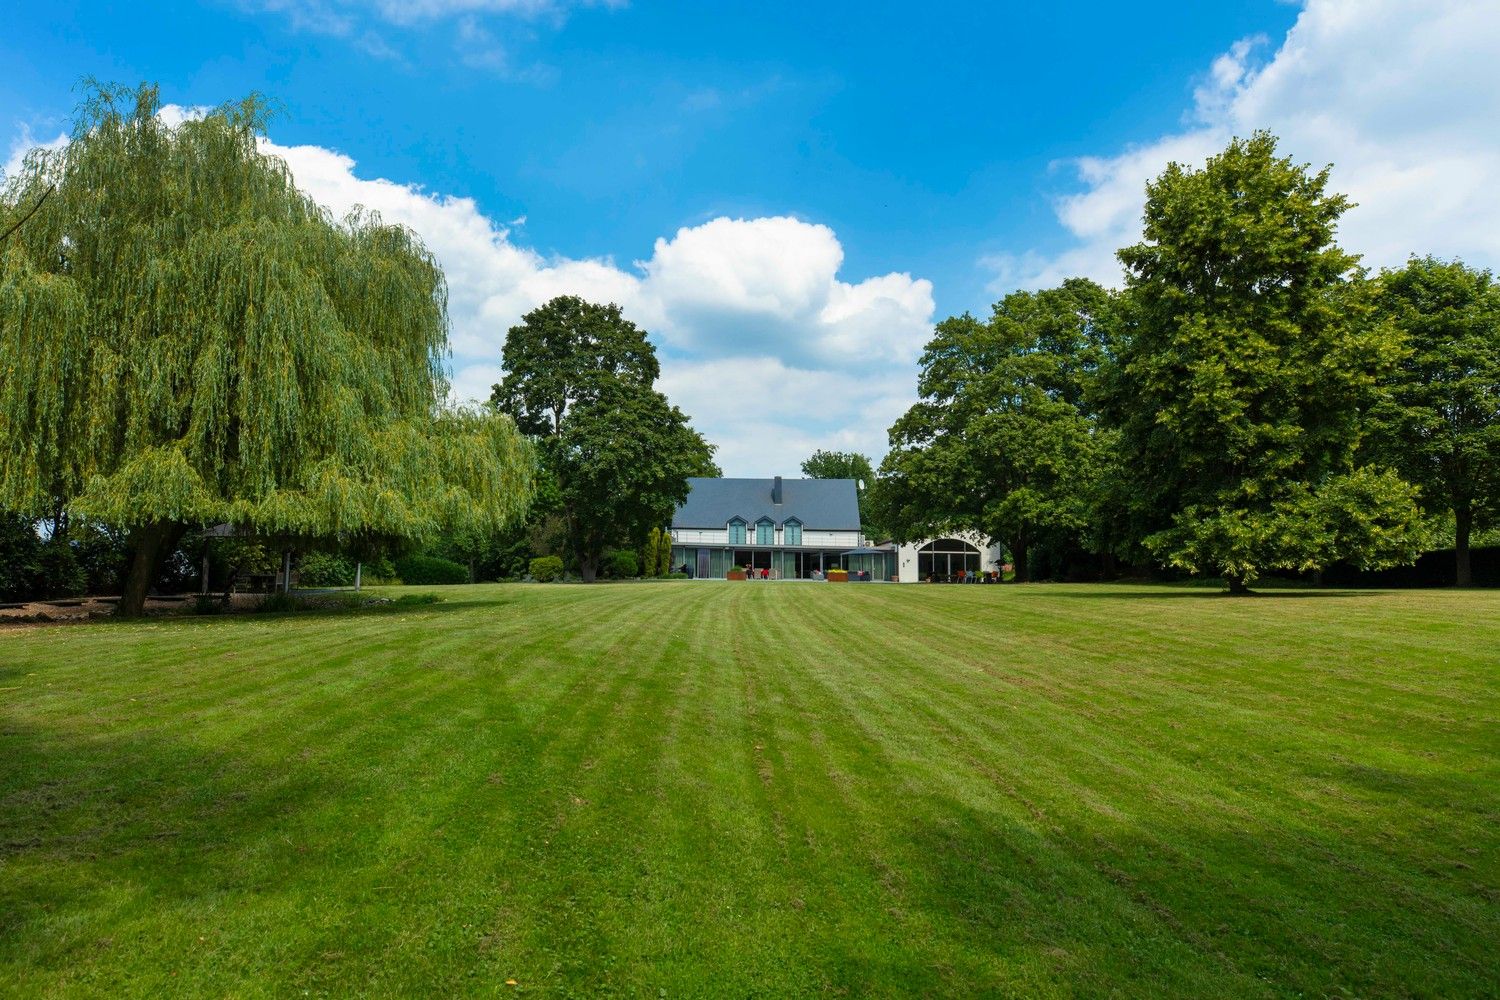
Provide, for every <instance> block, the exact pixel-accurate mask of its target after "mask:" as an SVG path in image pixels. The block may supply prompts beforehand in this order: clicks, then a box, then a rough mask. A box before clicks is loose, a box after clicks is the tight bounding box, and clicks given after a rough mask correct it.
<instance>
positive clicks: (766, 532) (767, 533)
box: [755, 517, 776, 545]
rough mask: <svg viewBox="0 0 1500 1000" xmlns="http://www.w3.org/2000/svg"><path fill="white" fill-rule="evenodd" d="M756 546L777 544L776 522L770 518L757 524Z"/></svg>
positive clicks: (763, 519) (762, 519)
mask: <svg viewBox="0 0 1500 1000" xmlns="http://www.w3.org/2000/svg"><path fill="white" fill-rule="evenodd" d="M755 544H756V545H775V544H776V522H775V521H773V520H771V519H770V518H768V517H763V518H761V519H760V520H759V521H756V522H755Z"/></svg>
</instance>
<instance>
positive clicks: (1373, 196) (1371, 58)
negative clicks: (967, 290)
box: [980, 0, 1500, 293]
mask: <svg viewBox="0 0 1500 1000" xmlns="http://www.w3.org/2000/svg"><path fill="white" fill-rule="evenodd" d="M1263 41H1264V40H1263V39H1260V38H1252V39H1244V40H1241V41H1240V42H1237V43H1235V44H1234V45H1233V46H1232V47H1231V48H1230V50H1229V51H1228V52H1227V53H1225V54H1224V55H1222V56H1220V57H1219V58H1218V59H1217V60H1215V62H1214V63H1213V65H1212V66H1211V67H1210V69H1209V72H1208V74H1207V75H1206V76H1205V78H1204V79H1203V81H1201V83H1200V85H1199V86H1198V88H1197V89H1196V91H1195V106H1194V109H1193V114H1192V121H1193V124H1192V126H1191V127H1189V128H1187V129H1185V130H1184V131H1182V132H1180V133H1177V134H1174V135H1167V136H1162V137H1160V138H1158V139H1156V140H1154V141H1151V142H1148V143H1144V144H1141V145H1139V146H1136V147H1132V148H1130V149H1127V150H1125V151H1124V152H1123V153H1119V154H1116V155H1114V156H1109V157H1085V158H1082V159H1080V160H1077V161H1075V163H1074V166H1075V167H1076V169H1077V171H1078V178H1079V180H1080V181H1081V183H1082V190H1081V191H1080V192H1078V193H1076V194H1073V195H1070V196H1067V197H1064V198H1061V199H1059V201H1058V202H1057V204H1056V206H1055V207H1056V211H1057V217H1058V220H1059V222H1061V223H1062V225H1063V227H1064V228H1065V229H1066V230H1067V231H1068V233H1069V234H1071V235H1072V236H1073V237H1074V244H1073V245H1072V246H1071V247H1069V248H1067V249H1065V250H1063V251H1062V252H1060V253H1056V254H1039V253H1035V252H1023V253H1019V254H1014V253H1013V254H995V255H991V256H989V257H986V258H983V259H982V260H981V262H980V263H981V266H983V267H986V268H988V269H990V270H992V271H993V272H994V273H995V280H994V281H993V282H992V283H991V286H990V287H991V290H992V291H994V292H996V293H1000V292H1004V291H1008V290H1010V289H1012V288H1017V287H1043V286H1047V285H1053V284H1056V283H1057V282H1059V281H1061V280H1062V279H1063V278H1066V277H1069V276H1072V275H1084V276H1088V277H1092V278H1095V279H1097V280H1100V281H1104V282H1106V283H1108V284H1118V283H1119V281H1120V276H1121V272H1120V268H1119V265H1118V263H1116V261H1115V260H1114V251H1115V250H1116V249H1118V248H1119V247H1122V246H1126V245H1128V244H1131V243H1134V242H1137V241H1138V240H1139V238H1140V211H1141V206H1142V204H1143V202H1144V190H1145V185H1146V182H1147V181H1148V180H1149V179H1151V178H1152V177H1155V176H1156V175H1157V174H1158V173H1160V172H1161V170H1162V169H1163V168H1164V167H1165V166H1166V165H1167V163H1168V162H1170V161H1173V160H1177V161H1179V162H1184V163H1189V164H1201V163H1202V161H1203V160H1204V159H1205V158H1207V157H1208V156H1209V155H1211V154H1213V153H1215V152H1217V151H1219V150H1220V149H1222V148H1223V147H1224V146H1225V145H1226V144H1227V142H1228V140H1229V138H1230V137H1231V136H1233V135H1241V136H1244V135H1248V134H1249V133H1250V132H1252V131H1254V130H1255V129H1257V128H1267V129H1270V130H1271V131H1272V132H1274V133H1275V134H1276V135H1277V136H1279V137H1280V139H1281V147H1280V148H1281V150H1282V152H1283V153H1285V154H1286V155H1289V156H1292V157H1293V158H1295V159H1296V160H1298V161H1300V162H1309V163H1311V164H1313V165H1314V166H1315V167H1321V166H1323V165H1324V164H1327V163H1332V164H1333V165H1334V169H1333V173H1332V179H1331V182H1330V183H1331V187H1332V189H1333V190H1336V191H1341V192H1343V193H1345V194H1348V195H1349V196H1350V197H1351V198H1352V199H1353V200H1354V201H1355V202H1356V203H1358V207H1356V208H1354V209H1352V210H1351V211H1350V212H1349V213H1348V214H1347V215H1345V216H1344V220H1343V223H1342V226H1341V230H1340V232H1341V240H1342V242H1343V243H1344V245H1345V246H1346V247H1347V248H1348V249H1350V250H1352V251H1354V252H1357V253H1361V254H1363V255H1364V256H1365V262H1366V263H1367V264H1370V265H1374V266H1387V265H1396V264H1400V263H1401V262H1402V261H1403V260H1404V259H1405V258H1406V257H1407V256H1408V255H1409V254H1410V253H1413V252H1415V253H1429V252H1431V253H1436V254H1438V255H1441V256H1461V257H1463V258H1464V259H1465V260H1467V261H1469V262H1470V263H1472V264H1476V265H1481V266H1487V267H1495V266H1497V265H1500V201H1497V200H1496V199H1495V197H1494V192H1495V191H1496V190H1497V189H1500V133H1497V132H1496V130H1495V126H1494V123H1495V122H1496V121H1500V82H1497V80H1500V78H1497V77H1496V76H1495V73H1494V66H1493V63H1494V60H1495V53H1497V52H1500V5H1496V4H1492V3H1491V4H1482V3H1472V2H1465V0H1432V2H1427V3H1421V4H1413V3H1409V2H1405V0H1308V2H1307V3H1306V5H1305V7H1304V9H1303V11H1302V13H1301V14H1300V16H1299V17H1298V19H1297V22H1296V24H1295V25H1294V26H1293V27H1292V29H1291V30H1290V31H1289V32H1288V33H1287V35H1286V38H1285V39H1284V40H1283V41H1282V44H1281V46H1280V48H1279V49H1277V50H1276V51H1275V52H1274V53H1272V54H1270V56H1269V58H1265V59H1263V60H1261V61H1258V60H1257V57H1258V56H1259V55H1260V53H1261V52H1262V51H1263V48H1264V46H1263V44H1262V43H1263Z"/></svg>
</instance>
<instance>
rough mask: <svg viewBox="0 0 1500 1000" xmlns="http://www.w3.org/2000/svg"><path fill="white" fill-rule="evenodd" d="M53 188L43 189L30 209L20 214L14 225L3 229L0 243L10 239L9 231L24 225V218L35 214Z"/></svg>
mask: <svg viewBox="0 0 1500 1000" xmlns="http://www.w3.org/2000/svg"><path fill="white" fill-rule="evenodd" d="M53 190H54V189H53V188H50V187H49V188H48V189H47V190H45V191H43V192H42V196H41V197H40V198H38V199H37V200H36V204H35V205H32V206H31V211H29V212H27V213H26V214H25V215H23V216H21V218H19V219H17V220H16V223H15V225H13V226H11V227H10V228H9V229H7V230H6V231H5V235H3V236H0V243H4V242H5V241H6V240H8V239H10V234H11V233H13V232H15V231H16V230H17V229H20V228H21V227H22V226H23V225H25V224H26V220H28V219H30V218H31V217H32V216H33V215H35V214H36V212H37V209H39V208H41V207H42V202H44V201H46V200H47V196H48V195H49V194H51V193H52V192H53Z"/></svg>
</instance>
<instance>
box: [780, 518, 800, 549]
mask: <svg viewBox="0 0 1500 1000" xmlns="http://www.w3.org/2000/svg"><path fill="white" fill-rule="evenodd" d="M781 533H782V544H784V545H801V544H802V522H801V521H797V520H791V521H788V522H787V523H786V524H784V525H782V527H781Z"/></svg>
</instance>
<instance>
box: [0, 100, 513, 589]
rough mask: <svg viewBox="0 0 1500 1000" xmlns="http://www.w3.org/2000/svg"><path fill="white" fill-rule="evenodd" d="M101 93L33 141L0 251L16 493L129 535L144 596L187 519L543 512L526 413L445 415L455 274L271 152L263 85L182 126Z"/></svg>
mask: <svg viewBox="0 0 1500 1000" xmlns="http://www.w3.org/2000/svg"><path fill="white" fill-rule="evenodd" d="M159 110H160V108H159V104H158V98H157V92H156V89H155V88H154V87H145V86H143V87H141V88H140V89H138V90H133V89H123V88H113V87H96V88H94V89H93V90H91V91H90V93H89V95H88V98H87V99H86V101H85V102H84V104H83V105H82V107H81V110H80V113H79V115H78V118H77V120H76V122H75V124H74V128H73V133H72V139H71V141H70V142H69V143H68V144H67V145H66V146H64V147H63V148H61V149H58V150H54V151H47V150H38V151H34V152H32V153H31V154H30V155H28V157H27V158H26V160H25V163H24V166H23V167H22V169H21V171H20V172H19V174H18V175H17V176H16V177H15V178H14V179H13V180H12V181H11V182H10V184H9V185H8V186H7V188H6V190H5V193H4V196H3V197H4V201H5V203H6V205H7V206H18V205H27V206H30V205H34V204H37V203H38V202H39V200H40V192H42V191H44V190H48V189H50V190H51V191H52V194H51V195H50V196H49V197H48V198H47V199H46V200H45V202H41V203H40V207H39V208H38V209H37V211H36V213H35V214H34V215H33V216H31V217H30V218H29V219H28V220H27V222H26V224H25V225H24V226H22V227H21V228H20V229H18V230H16V232H14V233H13V234H12V235H11V237H10V239H9V240H7V241H6V242H5V244H4V245H3V246H0V373H3V381H0V506H3V507H7V508H10V509H13V510H17V511H21V512H24V513H34V514H46V513H48V512H50V511H52V510H53V509H54V508H55V507H56V505H57V504H58V503H59V502H60V501H61V502H63V503H65V504H66V506H67V507H68V509H70V510H71V511H73V512H75V513H77V514H80V515H83V516H86V517H89V518H92V519H94V520H96V521H98V522H100V523H103V524H110V525H115V526H119V527H122V528H126V529H128V530H129V532H130V539H131V543H132V547H133V551H134V555H133V557H132V561H131V566H130V570H129V573H128V576H127V580H126V585H125V588H124V595H123V598H122V600H121V604H120V610H121V612H122V613H125V614H131V613H136V612H138V611H139V610H140V609H141V607H142V605H143V603H144V600H145V596H146V591H147V588H148V587H149V585H150V582H151V579H152V576H153V573H154V569H155V567H156V564H157V561H158V559H159V558H160V556H161V554H162V552H163V551H164V550H167V549H170V547H171V544H172V543H173V541H174V539H175V538H176V537H178V536H180V535H181V534H182V532H183V531H184V530H185V529H186V528H187V527H188V526H190V525H193V524H203V523H217V522H229V523H232V524H235V525H240V526H244V527H247V528H250V529H254V530H256V531H259V532H263V533H267V534H274V535H279V536H288V537H332V536H339V537H344V538H358V537H362V536H379V537H395V538H408V539H423V538H426V537H431V536H433V535H435V534H436V533H437V532H438V531H439V530H440V529H442V528H444V527H452V526H458V527H465V526H482V525H490V526H498V525H503V524H505V523H507V522H509V521H511V520H513V519H514V518H516V517H517V516H519V515H520V514H521V513H522V512H523V511H524V509H525V507H526V503H527V500H528V495H529V493H530V490H531V477H532V466H533V462H532V457H531V449H530V446H529V444H528V443H527V442H526V441H525V439H524V438H523V437H522V436H521V435H520V434H519V433H518V432H517V431H516V429H515V426H514V424H513V422H512V421H511V420H510V419H508V418H506V417H502V416H500V415H498V414H491V413H485V412H478V411H471V410H455V409H449V408H446V407H445V406H444V405H443V400H444V399H445V398H446V396H447V383H446V380H445V377H444V370H443V366H444V362H445V357H446V351H447V312H446V291H445V286H444V282H443V275H442V272H441V271H440V270H439V268H438V266H437V263H436V262H435V261H434V260H433V258H432V257H431V255H430V254H429V253H428V252H427V251H426V250H425V249H424V248H423V247H422V245H421V244H420V243H419V242H418V241H417V239H416V237H415V236H414V235H413V234H412V233H411V232H409V231H408V230H406V229H403V228H400V227H395V226H387V225H383V224H381V222H380V220H379V219H378V218H375V217H374V216H371V215H355V216H352V217H350V218H348V219H345V220H342V221H335V220H333V219H331V218H330V217H329V216H328V215H327V213H326V212H325V211H324V210H323V209H321V208H320V207H319V206H318V205H317V204H315V203H314V202H313V201H311V200H310V199H309V198H307V197H306V196H305V195H303V194H302V193H301V192H299V191H298V190H297V189H296V187H295V186H294V185H293V183H292V179H291V176H290V175H289V173H288V171H287V169H286V167H285V165H284V164H282V163H281V162H279V161H278V160H276V159H274V158H272V157H270V156H267V155H265V154H264V153H262V152H261V151H260V149H259V147H258V138H259V136H260V135H261V134H262V131H263V126H264V120H265V112H264V107H263V105H262V103H261V102H260V101H258V100H256V99H254V98H252V99H248V100H246V101H244V102H242V103H241V104H238V105H234V106H226V107H224V108H221V109H219V110H218V111H215V112H213V113H211V114H208V115H205V116H203V117H202V118H199V119H194V120H190V121H186V122H184V123H182V124H180V125H177V126H172V125H169V124H167V123H166V122H164V121H163V120H162V118H161V117H160V115H159V114H158V112H159Z"/></svg>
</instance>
